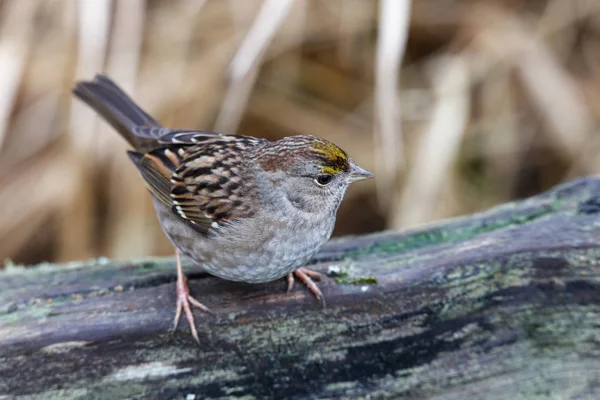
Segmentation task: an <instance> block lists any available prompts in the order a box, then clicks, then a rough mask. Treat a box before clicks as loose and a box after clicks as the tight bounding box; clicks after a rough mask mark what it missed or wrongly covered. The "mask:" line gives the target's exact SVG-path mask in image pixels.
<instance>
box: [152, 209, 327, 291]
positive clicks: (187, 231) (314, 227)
mask: <svg viewBox="0 0 600 400" xmlns="http://www.w3.org/2000/svg"><path fill="white" fill-rule="evenodd" d="M155 206H156V209H157V211H158V216H159V218H160V220H161V222H162V224H161V225H162V228H163V231H164V232H165V234H166V235H167V237H168V238H169V239H170V240H171V242H172V243H173V245H174V246H175V247H176V248H177V249H179V250H180V251H181V252H182V253H183V255H185V256H186V257H188V258H191V259H192V260H194V261H195V262H197V263H199V264H201V265H202V266H203V267H204V269H206V271H207V272H208V273H210V274H212V275H215V276H218V277H220V278H223V279H227V280H232V281H240V282H249V283H259V282H269V281H273V280H275V279H279V278H282V277H284V276H285V275H287V274H288V273H290V272H292V271H294V270H295V269H297V268H299V267H301V266H303V265H305V264H306V263H307V262H308V261H309V260H310V259H311V258H312V256H314V255H315V253H316V252H317V251H319V249H320V248H321V247H322V246H323V245H324V244H325V243H326V242H327V240H329V237H330V236H331V232H332V231H333V226H334V223H335V218H332V219H325V220H319V221H317V222H315V223H311V224H308V223H304V224H302V223H297V224H296V225H294V226H284V227H282V226H278V225H277V222H276V221H273V222H271V221H267V222H263V223H261V224H258V223H255V222H254V221H246V222H244V223H240V224H235V225H232V226H229V227H225V228H223V229H221V231H220V232H219V233H218V234H209V235H208V236H205V235H202V234H200V233H198V232H196V231H195V230H193V229H192V228H191V227H190V226H189V225H188V224H186V223H185V222H183V221H182V220H181V219H180V218H178V217H176V216H174V215H173V214H172V213H171V212H170V210H167V209H165V208H164V207H162V206H161V205H160V204H158V202H157V201H155Z"/></svg>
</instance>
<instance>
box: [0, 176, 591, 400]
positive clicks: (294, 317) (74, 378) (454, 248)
mask: <svg viewBox="0 0 600 400" xmlns="http://www.w3.org/2000/svg"><path fill="white" fill-rule="evenodd" d="M599 213H600V179H598V178H587V179H581V180H578V181H574V182H571V183H569V184H566V185H563V186H560V187H558V188H556V189H554V190H552V191H550V192H548V193H545V194H543V195H540V196H537V197H535V198H532V199H529V200H525V201H522V202H516V203H511V204H507V205H504V206H501V207H498V208H495V209H493V210H490V211H488V212H484V213H481V214H477V215H473V216H470V217H467V218H461V219H456V220H451V221H446V222H442V223H440V224H438V225H433V226H430V227H426V228H423V229H420V230H415V231H410V232H383V233H380V234H375V235H368V236H362V237H350V238H342V239H338V240H333V241H331V242H330V243H329V244H328V245H327V247H326V248H325V249H323V251H322V252H321V253H320V254H319V255H318V257H316V258H315V260H314V263H313V264H314V265H312V268H314V269H316V270H318V271H322V272H328V271H329V272H330V273H332V272H333V273H337V276H336V277H332V278H328V279H327V280H326V281H325V282H323V283H322V284H321V285H320V287H321V289H322V290H323V292H324V294H325V297H326V298H327V307H326V308H325V309H323V308H322V307H321V305H320V304H319V303H318V302H317V301H316V300H315V299H314V298H313V297H312V295H311V294H310V293H309V292H308V291H307V290H306V288H303V287H302V286H301V285H296V288H295V289H294V291H293V292H292V293H290V294H286V293H285V283H284V282H283V281H279V282H272V283H269V284H263V285H247V284H239V283H232V282H227V281H224V280H219V279H217V278H213V277H211V276H209V275H207V274H205V273H204V272H203V271H202V269H201V268H198V267H190V268H187V272H188V277H189V278H190V281H189V283H190V290H191V292H192V293H193V294H194V295H195V296H196V297H197V298H200V299H201V300H202V301H203V302H204V303H205V304H206V305H207V306H208V307H210V308H211V309H212V310H213V311H214V312H215V313H216V315H215V316H211V315H207V314H201V313H198V314H197V321H198V330H199V334H200V339H201V346H200V347H198V346H197V345H196V344H195V342H194V341H193V340H192V338H191V336H190V334H189V332H188V327H187V326H185V323H184V324H183V326H181V327H180V328H179V330H178V331H177V332H176V333H175V334H169V333H167V331H168V329H169V327H170V324H171V323H172V318H173V312H174V310H175V284H174V281H175V268H174V263H173V260H172V259H147V260H141V261H132V262H112V261H110V262H108V261H106V262H104V261H96V262H89V263H83V264H69V265H61V266H55V265H47V266H43V265H42V266H37V267H33V268H19V267H10V268H7V269H6V270H5V271H3V272H1V273H0V398H2V395H6V396H13V395H26V396H27V395H28V396H30V397H31V398H36V399H39V398H61V397H62V398H85V399H89V398H145V399H147V398H157V399H170V398H180V399H183V398H194V396H193V395H195V398H196V399H200V398H222V397H232V398H234V397H242V396H248V397H245V398H252V397H255V398H277V399H281V398H332V397H333V398H352V397H364V396H367V395H369V396H371V398H398V397H401V396H402V397H409V398H418V399H425V398H435V399H465V398H486V399H511V400H513V399H525V398H527V399H534V398H535V399H541V398H553V399H567V398H569V399H588V398H589V399H598V398H600V268H599V267H598V265H599V262H600V218H599V215H600V214H599Z"/></svg>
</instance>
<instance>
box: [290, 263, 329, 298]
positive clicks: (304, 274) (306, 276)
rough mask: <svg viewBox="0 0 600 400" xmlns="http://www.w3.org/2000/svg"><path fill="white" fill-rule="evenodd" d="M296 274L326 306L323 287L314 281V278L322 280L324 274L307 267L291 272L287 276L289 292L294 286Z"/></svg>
mask: <svg viewBox="0 0 600 400" xmlns="http://www.w3.org/2000/svg"><path fill="white" fill-rule="evenodd" d="M294 275H296V277H297V278H298V279H300V280H301V281H302V282H303V283H304V284H305V285H306V286H307V287H308V288H309V289H310V291H311V292H312V293H313V294H314V295H315V297H316V298H317V300H321V302H322V303H323V307H325V297H323V293H322V292H321V289H319V287H318V286H317V284H316V283H315V282H314V281H313V279H317V280H321V279H323V278H324V276H323V275H322V274H320V273H318V272H315V271H311V270H310V269H307V268H298V269H297V270H295V271H294V272H290V273H289V274H288V276H287V283H288V292H289V291H290V290H292V288H293V287H294Z"/></svg>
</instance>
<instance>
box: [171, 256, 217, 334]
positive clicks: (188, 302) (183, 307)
mask: <svg viewBox="0 0 600 400" xmlns="http://www.w3.org/2000/svg"><path fill="white" fill-rule="evenodd" d="M191 306H194V307H197V308H199V309H201V310H202V311H204V312H207V313H209V314H212V313H213V312H212V311H210V310H209V309H208V307H206V306H205V305H204V304H202V303H200V302H199V301H198V300H196V299H195V298H193V297H192V296H190V288H189V287H188V284H187V278H186V277H185V276H184V275H183V271H182V268H181V257H180V255H179V252H177V309H176V311H175V319H174V320H173V332H174V331H175V330H176V329H177V325H178V324H179V318H180V317H181V311H183V312H185V317H186V318H187V321H188V325H189V326H190V331H191V332H192V336H193V337H194V339H195V340H196V342H197V343H198V344H200V339H198V331H197V329H196V322H195V321H194V313H192V307H191Z"/></svg>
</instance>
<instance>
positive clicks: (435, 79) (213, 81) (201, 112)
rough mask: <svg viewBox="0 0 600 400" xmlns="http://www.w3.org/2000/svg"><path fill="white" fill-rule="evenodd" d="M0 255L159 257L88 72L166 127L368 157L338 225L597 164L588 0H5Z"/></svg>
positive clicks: (497, 196) (402, 219)
mask: <svg viewBox="0 0 600 400" xmlns="http://www.w3.org/2000/svg"><path fill="white" fill-rule="evenodd" d="M0 4H1V6H0V21H1V25H0V76H2V77H3V79H2V81H1V82H0V204H1V205H2V207H0V258H8V257H10V258H13V259H15V260H16V261H19V262H34V261H40V260H43V259H48V260H72V259H83V258H89V257H95V256H99V255H106V256H111V257H122V258H124V257H130V256H139V255H145V254H169V253H170V252H171V251H172V249H171V247H170V245H169V244H168V243H167V241H166V239H165V238H164V237H163V235H162V234H161V232H160V228H159V226H158V224H157V222H156V220H155V217H154V213H153V210H152V208H151V205H150V203H149V198H148V195H147V194H146V191H145V189H144V187H143V184H142V182H141V180H140V179H139V178H138V177H137V174H136V172H135V171H134V168H133V166H131V165H130V164H129V161H128V160H127V158H126V157H125V156H124V150H125V148H126V146H125V143H123V141H122V140H121V139H120V138H119V137H118V135H116V134H115V133H114V132H112V131H111V129H109V128H108V127H107V126H106V125H104V123H101V122H99V120H98V119H97V117H96V116H95V115H94V114H93V113H92V112H91V111H90V110H88V109H86V107H84V106H82V105H81V104H80V103H78V102H76V101H73V98H72V96H71V95H70V88H71V86H72V85H73V82H74V81H75V80H77V79H82V78H91V77H92V76H93V75H94V74H95V73H97V72H105V73H107V74H109V75H110V76H111V77H113V78H114V79H115V80H116V81H118V82H119V83H120V84H121V85H122V86H123V87H124V88H125V89H126V90H127V91H128V92H130V93H131V94H132V95H133V96H134V98H135V99H136V100H138V101H139V102H140V103H141V104H142V105H143V106H144V107H145V108H146V109H147V110H148V111H149V112H150V113H151V114H153V115H155V116H156V117H157V119H158V120H160V121H161V122H163V123H164V124H165V125H170V126H176V127H188V128H192V127H195V128H204V129H216V130H221V131H226V132H238V133H241V134H247V135H255V136H264V137H267V138H270V139H276V138H279V137H282V136H284V135H290V134H294V133H299V132H301V133H311V134H316V135H319V136H323V137H325V138H327V139H330V140H332V141H334V142H336V143H338V144H340V145H341V146H342V147H343V148H345V149H346V150H347V151H348V152H349V153H350V154H351V155H352V157H353V158H355V159H356V160H357V161H358V163H359V164H360V165H362V166H364V167H365V168H367V169H370V170H373V171H374V172H375V174H376V176H377V179H376V180H375V181H372V182H369V183H364V184H360V185H356V187H353V188H352V189H351V191H350V192H349V194H348V196H347V200H346V202H345V203H344V205H343V206H342V208H341V210H340V214H339V218H338V221H339V223H338V230H337V232H338V233H359V232H367V231H371V230H380V229H383V228H398V227H409V226H414V225H418V224H423V223H426V222H429V221H432V220H434V219H438V218H443V217H450V216H455V215H460V214H465V213H469V212H472V211H475V210H478V209H482V208H485V207H488V206H491V205H493V204H498V203H501V202H505V201H508V200H511V199H514V198H519V197H523V196H526V195H530V194H533V193H536V192H539V191H541V190H543V189H545V188H547V187H549V186H551V185H553V184H556V183H558V182H560V181H563V180H566V179H569V178H572V177H574V176H577V175H584V174H591V173H595V172H597V171H598V170H600V165H599V164H600V158H599V157H598V151H597V148H598V144H599V143H598V142H599V138H600V136H598V120H599V115H600V96H599V95H598V94H599V93H600V91H599V88H600V62H599V60H600V2H598V1H595V0H537V1H525V0H495V1H493V0H488V1H468V0H461V1H459V0H454V1H450V2H448V1H441V0H419V1H413V2H412V4H411V1H410V0H380V1H379V2H371V1H367V0H335V1H334V0H243V1H242V0H229V1H226V0H206V1H203V0H176V1H166V0H164V1H158V0H114V1H109V0H59V1H57V0H28V1H23V0H4V1H2V2H0Z"/></svg>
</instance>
